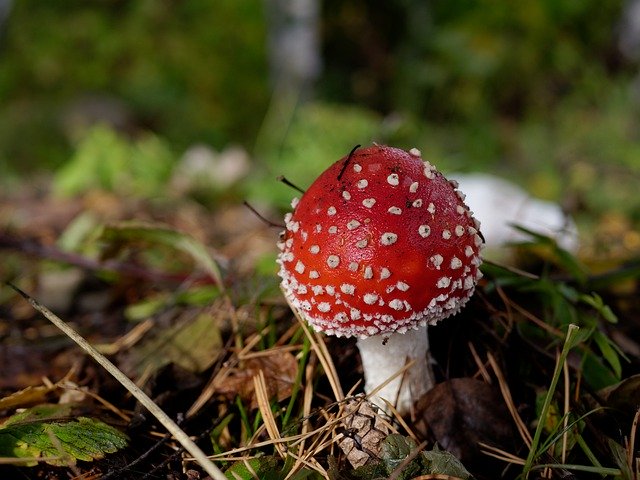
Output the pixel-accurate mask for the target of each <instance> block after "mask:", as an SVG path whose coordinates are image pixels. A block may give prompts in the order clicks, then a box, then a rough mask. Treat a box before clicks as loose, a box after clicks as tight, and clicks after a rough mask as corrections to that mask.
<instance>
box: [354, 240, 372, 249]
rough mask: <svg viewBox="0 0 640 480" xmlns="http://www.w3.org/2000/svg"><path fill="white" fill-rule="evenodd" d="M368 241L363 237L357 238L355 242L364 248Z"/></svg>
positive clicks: (357, 245)
mask: <svg viewBox="0 0 640 480" xmlns="http://www.w3.org/2000/svg"><path fill="white" fill-rule="evenodd" d="M368 243H369V242H368V241H367V239H366V238H363V239H362V240H358V241H357V242H356V247H358V248H365V247H366V246H367V244H368Z"/></svg>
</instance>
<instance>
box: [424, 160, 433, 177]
mask: <svg viewBox="0 0 640 480" xmlns="http://www.w3.org/2000/svg"><path fill="white" fill-rule="evenodd" d="M434 170H435V168H434V167H433V165H431V164H430V163H429V162H427V161H425V162H424V176H425V177H427V178H428V179H429V180H431V179H433V178H434V177H435V174H434V173H433V172H434Z"/></svg>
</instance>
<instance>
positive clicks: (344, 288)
mask: <svg viewBox="0 0 640 480" xmlns="http://www.w3.org/2000/svg"><path fill="white" fill-rule="evenodd" d="M340 291H341V292H342V293H344V294H347V295H353V294H354V292H355V291H356V287H355V285H351V284H350V283H343V284H342V285H340Z"/></svg>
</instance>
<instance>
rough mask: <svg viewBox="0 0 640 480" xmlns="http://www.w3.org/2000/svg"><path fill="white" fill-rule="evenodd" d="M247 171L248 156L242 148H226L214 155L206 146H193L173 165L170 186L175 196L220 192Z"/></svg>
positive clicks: (212, 150)
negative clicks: (209, 190)
mask: <svg viewBox="0 0 640 480" xmlns="http://www.w3.org/2000/svg"><path fill="white" fill-rule="evenodd" d="M250 168H251V162H250V159H249V154H248V153H247V152H246V150H244V149H243V148H242V147H238V146H230V147H227V148H226V149H224V150H223V151H222V152H220V153H218V152H216V151H215V150H214V149H212V148H211V147H209V146H208V145H204V144H196V145H193V146H191V147H189V149H187V151H186V152H184V154H183V155H182V158H181V159H180V162H179V163H178V164H177V165H176V167H175V169H174V172H173V175H172V179H171V187H172V188H173V189H174V191H176V192H179V193H184V192H189V191H192V190H195V189H207V188H210V189H216V190H222V189H225V188H228V187H230V186H231V185H233V184H234V183H236V182H237V181H238V180H240V179H241V178H242V177H244V176H245V175H246V174H247V173H249V170H250Z"/></svg>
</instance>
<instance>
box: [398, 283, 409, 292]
mask: <svg viewBox="0 0 640 480" xmlns="http://www.w3.org/2000/svg"><path fill="white" fill-rule="evenodd" d="M396 287H398V290H400V291H402V292H406V291H407V290H409V285H407V284H406V283H404V282H398V283H396Z"/></svg>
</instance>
